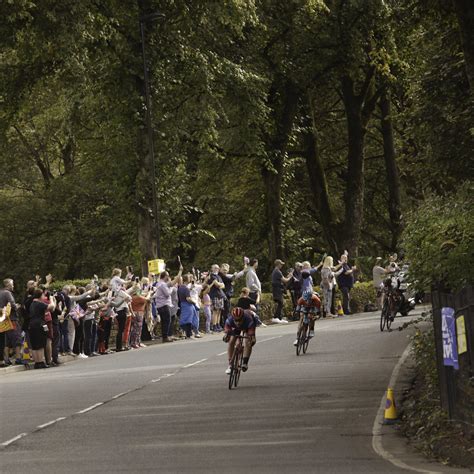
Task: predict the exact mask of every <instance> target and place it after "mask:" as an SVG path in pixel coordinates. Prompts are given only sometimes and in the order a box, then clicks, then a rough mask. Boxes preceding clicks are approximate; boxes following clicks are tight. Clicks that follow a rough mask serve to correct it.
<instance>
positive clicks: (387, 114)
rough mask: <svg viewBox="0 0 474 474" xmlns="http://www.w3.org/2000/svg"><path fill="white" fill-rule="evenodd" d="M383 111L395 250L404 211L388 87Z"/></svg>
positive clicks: (382, 99)
mask: <svg viewBox="0 0 474 474" xmlns="http://www.w3.org/2000/svg"><path fill="white" fill-rule="evenodd" d="M380 110H381V112H382V117H381V128H382V137H383V154H384V159H385V170H386V173H387V184H388V213H389V216H390V227H391V229H390V230H391V232H392V241H391V250H392V251H395V250H396V248H397V244H398V239H399V238H400V234H401V232H402V212H401V198H400V175H399V172H398V166H397V161H396V153H395V143H394V140H393V124H392V117H391V105H390V93H389V92H388V90H387V89H386V88H384V91H383V93H382V95H381V97H380Z"/></svg>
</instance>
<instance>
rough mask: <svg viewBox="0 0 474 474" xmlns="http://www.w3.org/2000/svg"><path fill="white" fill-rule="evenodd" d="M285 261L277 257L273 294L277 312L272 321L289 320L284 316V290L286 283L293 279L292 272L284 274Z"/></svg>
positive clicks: (279, 322) (273, 276) (273, 274)
mask: <svg viewBox="0 0 474 474" xmlns="http://www.w3.org/2000/svg"><path fill="white" fill-rule="evenodd" d="M283 265H285V262H283V261H282V260H280V259H279V258H277V259H276V260H275V268H274V269H273V273H272V294H273V301H274V302H275V303H276V307H275V314H274V315H273V319H272V323H277V324H281V323H284V324H287V323H288V320H287V319H286V318H282V311H283V290H284V285H285V284H286V283H288V282H289V281H290V280H291V277H292V273H291V272H290V273H289V274H288V275H287V276H286V277H284V276H283V273H282V271H281V269H282V268H283Z"/></svg>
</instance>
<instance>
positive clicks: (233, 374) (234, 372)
mask: <svg viewBox="0 0 474 474" xmlns="http://www.w3.org/2000/svg"><path fill="white" fill-rule="evenodd" d="M238 361H239V350H238V348H237V347H236V348H235V349H234V355H233V356H232V360H231V362H230V375H229V390H232V387H234V386H237V383H238V382H237V383H236V379H237V377H238V374H239V363H238Z"/></svg>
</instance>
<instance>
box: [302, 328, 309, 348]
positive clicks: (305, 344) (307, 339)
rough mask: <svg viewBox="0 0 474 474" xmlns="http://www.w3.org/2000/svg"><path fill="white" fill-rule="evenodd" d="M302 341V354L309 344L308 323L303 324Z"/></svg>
mask: <svg viewBox="0 0 474 474" xmlns="http://www.w3.org/2000/svg"><path fill="white" fill-rule="evenodd" d="M304 329H305V331H304V342H303V354H306V351H307V350H308V346H309V340H310V338H309V337H308V325H307V324H305V325H304Z"/></svg>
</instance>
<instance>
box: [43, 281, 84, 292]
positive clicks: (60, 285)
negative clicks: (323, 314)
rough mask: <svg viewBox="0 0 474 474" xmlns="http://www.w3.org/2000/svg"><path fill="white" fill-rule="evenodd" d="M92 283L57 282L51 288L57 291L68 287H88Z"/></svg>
mask: <svg viewBox="0 0 474 474" xmlns="http://www.w3.org/2000/svg"><path fill="white" fill-rule="evenodd" d="M90 282H91V279H90V278H89V279H77V280H57V281H56V280H55V281H53V283H52V284H51V286H50V288H52V289H53V290H55V291H58V290H61V289H62V288H63V287H65V286H66V285H74V286H77V287H78V288H79V287H80V286H84V287H85V286H87V285H88V284H89V283H90Z"/></svg>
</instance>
